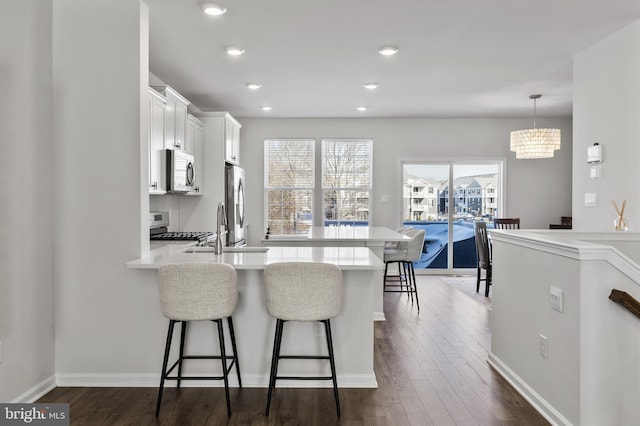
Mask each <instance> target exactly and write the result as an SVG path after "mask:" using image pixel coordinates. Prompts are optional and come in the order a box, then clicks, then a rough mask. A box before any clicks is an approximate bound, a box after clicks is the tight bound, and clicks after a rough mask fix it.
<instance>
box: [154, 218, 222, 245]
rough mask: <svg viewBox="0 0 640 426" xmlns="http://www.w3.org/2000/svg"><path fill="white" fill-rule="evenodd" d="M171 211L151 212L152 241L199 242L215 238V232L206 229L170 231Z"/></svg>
mask: <svg viewBox="0 0 640 426" xmlns="http://www.w3.org/2000/svg"><path fill="white" fill-rule="evenodd" d="M168 226H169V212H150V213H149V238H150V239H151V240H152V241H197V242H198V243H199V244H202V243H206V242H207V241H211V240H215V233H213V232H206V231H196V232H189V231H178V232H169V231H168V230H167V228H168Z"/></svg>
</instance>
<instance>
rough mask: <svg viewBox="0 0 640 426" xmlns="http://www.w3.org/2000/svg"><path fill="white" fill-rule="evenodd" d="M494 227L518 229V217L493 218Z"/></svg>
mask: <svg viewBox="0 0 640 426" xmlns="http://www.w3.org/2000/svg"><path fill="white" fill-rule="evenodd" d="M493 227H494V228H495V229H520V218H519V217H501V218H494V219H493Z"/></svg>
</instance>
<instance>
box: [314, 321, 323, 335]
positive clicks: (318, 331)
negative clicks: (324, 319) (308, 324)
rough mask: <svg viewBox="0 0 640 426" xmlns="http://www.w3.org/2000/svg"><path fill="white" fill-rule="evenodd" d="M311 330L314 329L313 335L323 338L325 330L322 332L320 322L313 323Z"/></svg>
mask: <svg viewBox="0 0 640 426" xmlns="http://www.w3.org/2000/svg"><path fill="white" fill-rule="evenodd" d="M313 329H314V334H315V335H316V337H324V336H325V334H324V333H325V330H324V324H323V323H321V322H315V323H314V324H313Z"/></svg>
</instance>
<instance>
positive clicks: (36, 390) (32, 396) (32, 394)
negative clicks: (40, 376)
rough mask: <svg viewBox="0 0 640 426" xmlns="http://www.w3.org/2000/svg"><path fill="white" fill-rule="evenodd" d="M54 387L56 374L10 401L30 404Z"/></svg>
mask: <svg viewBox="0 0 640 426" xmlns="http://www.w3.org/2000/svg"><path fill="white" fill-rule="evenodd" d="M55 387H56V376H50V377H48V378H46V379H44V380H43V381H41V382H40V383H38V384H37V385H35V386H34V387H32V388H31V389H29V390H28V391H26V392H25V393H23V394H22V395H20V396H18V397H17V398H15V399H14V400H13V401H11V403H12V404H31V403H33V402H35V401H37V400H38V399H40V398H41V397H42V396H43V395H45V394H47V393H48V392H50V391H51V390H53V389H54V388H55Z"/></svg>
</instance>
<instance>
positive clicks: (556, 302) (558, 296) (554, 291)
mask: <svg viewBox="0 0 640 426" xmlns="http://www.w3.org/2000/svg"><path fill="white" fill-rule="evenodd" d="M562 293H563V292H562V289H560V288H558V287H553V286H551V287H549V304H550V305H551V307H552V308H553V309H555V310H556V311H558V312H562Z"/></svg>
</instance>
